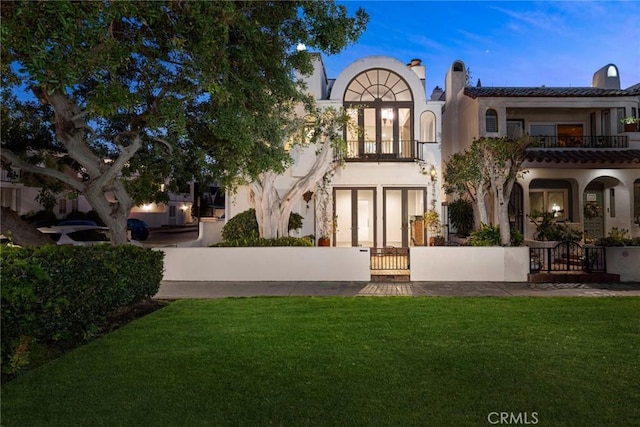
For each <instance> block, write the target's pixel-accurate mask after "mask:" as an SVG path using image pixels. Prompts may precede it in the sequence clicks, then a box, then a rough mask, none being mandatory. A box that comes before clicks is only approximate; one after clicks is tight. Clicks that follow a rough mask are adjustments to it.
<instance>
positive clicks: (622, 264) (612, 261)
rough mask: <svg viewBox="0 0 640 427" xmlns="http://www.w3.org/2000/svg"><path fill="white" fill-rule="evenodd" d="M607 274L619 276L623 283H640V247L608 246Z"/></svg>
mask: <svg viewBox="0 0 640 427" xmlns="http://www.w3.org/2000/svg"><path fill="white" fill-rule="evenodd" d="M606 257H607V272H609V273H614V274H619V275H620V281H621V282H640V247H638V246H627V247H616V246H608V247H607V249H606Z"/></svg>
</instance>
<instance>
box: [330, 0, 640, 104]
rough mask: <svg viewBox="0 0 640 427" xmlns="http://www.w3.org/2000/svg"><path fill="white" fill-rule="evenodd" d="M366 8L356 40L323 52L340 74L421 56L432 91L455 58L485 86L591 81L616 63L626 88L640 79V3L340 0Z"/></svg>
mask: <svg viewBox="0 0 640 427" xmlns="http://www.w3.org/2000/svg"><path fill="white" fill-rule="evenodd" d="M338 3H340V4H344V5H346V6H347V9H348V10H349V12H351V13H352V12H353V11H354V10H355V9H356V8H357V7H358V6H362V7H363V8H364V9H365V10H366V11H367V13H368V14H369V25H368V26H367V30H366V32H365V33H364V34H363V36H362V37H361V38H360V40H359V41H358V43H357V44H356V45H353V46H350V47H349V48H347V49H346V50H344V51H343V52H342V53H340V54H339V55H333V56H323V61H324V63H325V67H326V68H327V75H328V77H329V78H336V77H337V76H338V74H339V73H340V72H341V71H342V70H343V69H344V68H345V67H346V66H347V65H349V64H350V63H351V62H353V61H354V60H357V59H360V58H362V57H365V56H370V55H388V56H392V57H394V58H397V59H399V60H400V61H402V62H405V63H407V62H409V61H410V60H411V59H412V58H419V59H422V64H423V65H425V66H426V68H427V95H430V94H431V91H432V90H433V88H434V86H436V85H437V86H440V87H442V88H444V79H445V74H446V72H447V70H448V69H449V67H450V66H451V64H452V63H453V62H454V61H455V60H462V61H463V62H464V63H465V65H466V66H467V67H468V68H470V70H471V78H472V82H473V84H475V83H476V82H477V79H478V78H480V79H481V81H482V85H483V86H542V85H546V86H562V87H565V86H590V85H591V79H592V77H593V73H594V72H595V71H596V70H598V69H600V68H601V67H603V66H605V65H607V64H609V63H613V64H616V65H617V66H618V70H619V72H620V81H621V86H622V88H626V87H629V86H631V85H634V84H636V83H640V1H638V0H630V1H597V2H578V1H554V2H524V1H497V2H496V1H491V2H489V1H486V2H485V1H471V2H469V1H448V2H445V1H339V2H338Z"/></svg>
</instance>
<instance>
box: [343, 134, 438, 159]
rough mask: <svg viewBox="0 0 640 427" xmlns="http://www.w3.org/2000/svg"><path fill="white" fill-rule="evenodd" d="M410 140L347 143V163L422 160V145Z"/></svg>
mask: <svg viewBox="0 0 640 427" xmlns="http://www.w3.org/2000/svg"><path fill="white" fill-rule="evenodd" d="M425 144H430V143H428V142H420V141H416V140H412V139H405V140H400V141H388V140H387V141H380V142H376V141H364V142H363V141H347V153H346V156H345V159H346V160H348V161H363V162H407V161H414V160H420V159H424V151H425V148H424V145H425Z"/></svg>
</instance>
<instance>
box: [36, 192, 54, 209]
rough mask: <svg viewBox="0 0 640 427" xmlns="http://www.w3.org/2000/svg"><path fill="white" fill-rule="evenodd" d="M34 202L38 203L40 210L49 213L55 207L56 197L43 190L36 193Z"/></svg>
mask: <svg viewBox="0 0 640 427" xmlns="http://www.w3.org/2000/svg"><path fill="white" fill-rule="evenodd" d="M36 202H38V203H40V206H42V209H44V210H45V211H50V212H51V211H53V208H54V207H55V205H56V196H55V194H53V193H52V192H51V191H49V190H47V189H44V188H43V189H41V190H40V191H39V192H38V195H37V196H36Z"/></svg>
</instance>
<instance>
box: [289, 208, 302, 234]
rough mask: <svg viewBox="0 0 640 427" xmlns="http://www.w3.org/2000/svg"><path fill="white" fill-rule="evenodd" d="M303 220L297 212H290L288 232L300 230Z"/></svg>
mask: <svg viewBox="0 0 640 427" xmlns="http://www.w3.org/2000/svg"><path fill="white" fill-rule="evenodd" d="M303 220H304V218H303V216H302V215H300V214H299V213H298V212H291V215H290V216H289V231H291V230H300V229H301V228H302V221H303Z"/></svg>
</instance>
